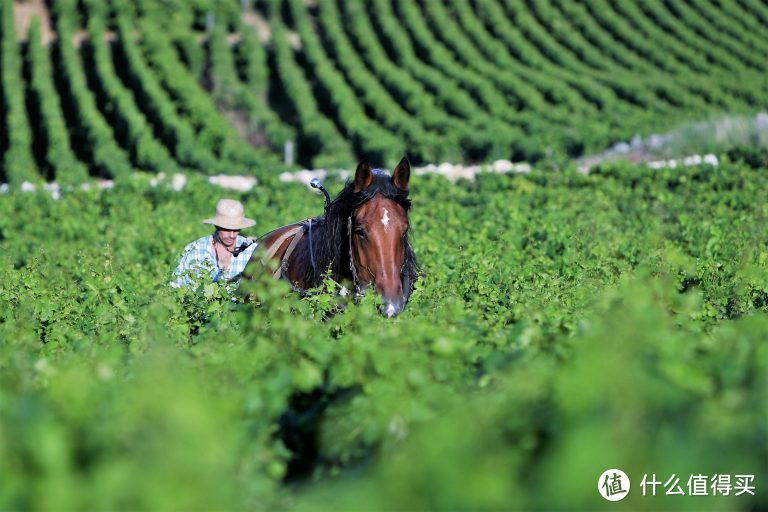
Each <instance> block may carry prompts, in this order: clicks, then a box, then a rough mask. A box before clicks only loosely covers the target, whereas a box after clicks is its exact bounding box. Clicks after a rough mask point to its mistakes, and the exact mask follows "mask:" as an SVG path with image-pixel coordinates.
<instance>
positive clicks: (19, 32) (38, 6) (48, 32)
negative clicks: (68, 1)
mask: <svg viewBox="0 0 768 512" xmlns="http://www.w3.org/2000/svg"><path fill="white" fill-rule="evenodd" d="M4 1H7V0H4ZM35 16H37V17H38V18H40V22H41V25H42V26H41V28H42V33H43V44H45V45H47V44H49V43H50V42H51V41H53V40H54V39H56V33H55V32H54V31H53V26H52V25H51V16H50V13H49V12H48V6H46V5H45V1H44V0H26V1H24V2H14V3H13V17H14V30H15V31H16V40H18V41H26V40H27V34H28V33H29V26H30V25H31V23H32V19H33V18H34V17H35Z"/></svg>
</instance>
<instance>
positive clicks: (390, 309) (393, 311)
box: [379, 300, 405, 318]
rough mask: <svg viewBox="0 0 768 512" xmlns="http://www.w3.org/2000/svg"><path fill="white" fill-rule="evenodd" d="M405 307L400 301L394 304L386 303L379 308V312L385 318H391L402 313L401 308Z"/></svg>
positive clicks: (403, 302) (402, 301)
mask: <svg viewBox="0 0 768 512" xmlns="http://www.w3.org/2000/svg"><path fill="white" fill-rule="evenodd" d="M404 307H405V301H404V300H400V301H396V302H387V303H385V304H384V305H382V306H381V307H379V311H380V312H381V314H382V315H384V316H386V317H387V318H392V317H393V316H395V315H398V314H400V312H401V311H403V308H404Z"/></svg>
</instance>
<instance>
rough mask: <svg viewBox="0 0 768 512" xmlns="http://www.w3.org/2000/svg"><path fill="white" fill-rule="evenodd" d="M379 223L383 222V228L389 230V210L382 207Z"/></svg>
mask: <svg viewBox="0 0 768 512" xmlns="http://www.w3.org/2000/svg"><path fill="white" fill-rule="evenodd" d="M381 223H382V224H384V230H385V231H389V212H388V211H387V209H386V208H384V215H382V217H381Z"/></svg>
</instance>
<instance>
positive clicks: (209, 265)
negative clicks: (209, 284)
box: [171, 235, 258, 288]
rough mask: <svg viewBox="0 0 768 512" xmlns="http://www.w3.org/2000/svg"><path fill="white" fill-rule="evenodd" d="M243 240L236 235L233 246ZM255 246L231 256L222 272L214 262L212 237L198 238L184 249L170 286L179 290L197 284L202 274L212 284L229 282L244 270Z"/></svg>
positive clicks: (252, 245)
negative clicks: (222, 281) (209, 279)
mask: <svg viewBox="0 0 768 512" xmlns="http://www.w3.org/2000/svg"><path fill="white" fill-rule="evenodd" d="M245 240H246V239H245V237H244V236H240V235H238V236H237V240H236V241H235V246H236V247H240V245H241V244H243V243H244V242H245ZM257 245H258V244H256V243H253V244H251V245H250V246H248V248H247V249H245V250H244V251H243V252H241V253H240V254H238V255H237V256H232V260H231V261H230V262H229V267H228V268H226V269H223V270H222V269H220V268H219V266H218V264H217V262H216V253H215V252H214V250H213V235H208V236H204V237H203V238H198V239H197V240H195V241H194V242H192V243H190V244H188V245H187V246H186V247H185V248H184V254H182V256H181V258H180V259H179V263H178V265H177V266H176V271H175V272H174V273H173V274H174V279H173V281H171V286H173V287H174V288H179V287H181V286H189V285H190V284H193V283H199V282H200V278H201V275H204V273H207V274H208V275H209V276H210V278H211V280H212V281H213V282H214V283H215V282H217V281H219V280H220V279H224V280H225V281H229V280H230V279H233V278H236V277H237V276H239V275H240V274H242V273H243V270H245V265H246V264H247V263H248V260H250V259H251V255H252V254H253V251H255V250H256V246H257Z"/></svg>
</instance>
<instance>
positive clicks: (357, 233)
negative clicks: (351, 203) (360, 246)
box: [355, 228, 368, 238]
mask: <svg viewBox="0 0 768 512" xmlns="http://www.w3.org/2000/svg"><path fill="white" fill-rule="evenodd" d="M355 236H359V237H360V238H368V233H366V232H365V230H364V229H363V228H355Z"/></svg>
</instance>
